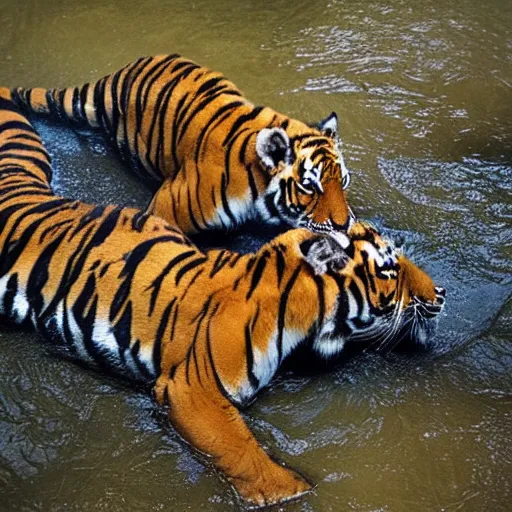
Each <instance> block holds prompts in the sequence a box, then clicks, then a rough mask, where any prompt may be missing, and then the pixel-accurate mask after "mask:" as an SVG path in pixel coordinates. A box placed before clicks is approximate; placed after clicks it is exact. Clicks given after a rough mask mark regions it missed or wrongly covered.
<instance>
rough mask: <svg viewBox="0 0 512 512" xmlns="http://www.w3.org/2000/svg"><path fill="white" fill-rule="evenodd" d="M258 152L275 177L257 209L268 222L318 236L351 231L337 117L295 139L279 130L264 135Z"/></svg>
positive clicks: (347, 180)
mask: <svg viewBox="0 0 512 512" xmlns="http://www.w3.org/2000/svg"><path fill="white" fill-rule="evenodd" d="M256 152H257V154H258V156H259V158H260V160H261V163H262V165H263V166H264V167H265V169H266V170H267V172H268V173H269V174H270V176H271V177H272V178H271V181H270V183H269V185H268V187H267V190H266V193H265V194H264V195H263V197H262V198H261V199H260V200H259V201H258V203H257V208H258V210H259V213H260V214H261V215H262V216H263V218H264V219H265V220H266V221H267V222H269V221H270V222H272V221H274V222H275V223H278V222H285V223H287V224H289V225H291V226H293V227H305V228H307V229H309V230H310V231H315V232H318V233H328V232H331V231H342V232H346V231H348V229H349V228H350V226H351V224H352V223H353V221H354V215H353V213H352V211H351V210H350V208H349V206H348V204H347V200H346V197H345V189H346V188H347V187H348V185H349V183H350V173H349V171H348V169H347V167H346V165H345V161H344V159H343V153H342V143H341V139H340V137H339V135H338V119H337V116H336V114H335V113H334V112H333V113H332V114H330V115H329V116H328V117H327V118H326V119H324V120H323V121H321V122H320V123H318V125H316V126H315V127H313V128H311V129H310V130H309V131H307V132H302V133H299V134H296V135H289V134H288V132H287V131H285V129H283V128H280V127H275V128H265V129H262V130H261V131H260V132H259V133H258V136H257V139H256Z"/></svg>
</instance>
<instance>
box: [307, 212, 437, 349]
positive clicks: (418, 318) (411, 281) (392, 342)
mask: <svg viewBox="0 0 512 512" xmlns="http://www.w3.org/2000/svg"><path fill="white" fill-rule="evenodd" d="M301 252H302V253H303V254H304V257H305V259H306V260H307V261H308V262H309V263H310V265H311V266H312V268H313V271H314V273H315V274H317V275H325V276H329V277H331V278H332V279H333V280H334V281H335V283H336V287H335V290H336V291H335V292H334V293H335V294H336V295H337V300H336V302H335V304H336V305H335V306H334V307H333V309H332V311H331V315H330V316H329V317H328V318H327V321H326V322H324V324H323V325H322V327H321V328H320V330H319V332H318V333H317V336H316V337H315V341H314V344H313V349H314V351H315V352H317V353H319V354H320V355H322V356H323V357H326V358H327V357H329V356H332V355H335V354H337V353H339V352H340V351H341V349H342V348H343V346H344V345H345V343H347V342H350V343H353V342H354V343H356V342H357V343H359V344H361V345H363V346H368V345H372V346H373V347H374V348H376V349H377V350H388V349H392V348H394V347H396V346H397V345H398V344H401V345H403V344H411V345H420V346H423V347H426V346H427V345H428V341H429V339H430V337H431V335H432V334H433V333H434V330H435V328H436V326H437V318H438V315H439V313H440V312H441V311H442V309H443V307H444V303H445V295H446V291H445V289H444V288H440V287H437V286H435V285H434V282H433V281H432V279H431V278H430V277H429V276H428V275H427V274H426V273H425V272H424V271H423V270H421V269H420V268H419V267H417V266H416V265H414V263H412V262H411V261H409V260H408V259H407V258H406V257H405V256H404V255H403V254H402V252H401V250H399V249H396V248H395V246H394V244H393V243H392V242H391V241H390V240H388V239H386V238H384V237H383V236H381V235H380V234H379V233H378V232H377V231H376V230H375V229H374V228H373V227H372V226H371V225H369V224H368V223H366V222H358V223H356V224H354V225H353V226H352V227H351V229H350V230H349V233H348V236H347V235H345V234H342V233H335V234H331V235H328V236H321V237H319V236H318V235H317V236H316V238H315V235H312V237H309V239H308V240H306V242H303V243H302V244H301Z"/></svg>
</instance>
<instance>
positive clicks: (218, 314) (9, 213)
mask: <svg viewBox="0 0 512 512" xmlns="http://www.w3.org/2000/svg"><path fill="white" fill-rule="evenodd" d="M0 161H1V165H0V317H5V318H8V319H10V320H12V321H14V322H17V323H19V324H23V325H29V324H32V325H33V327H34V328H35V329H36V330H37V331H38V332H39V333H40V334H41V335H42V336H43V337H44V338H46V339H47V340H48V341H49V342H53V343H56V344H60V345H61V346H62V347H64V349H65V350H66V353H67V354H68V355H72V356H74V357H76V358H78V359H80V360H82V361H84V362H86V363H89V364H91V365H93V366H95V367H98V368H100V369H101V370H103V371H105V372H108V373H122V374H124V375H126V376H128V377H130V378H132V379H134V380H142V381H146V382H148V383H153V384H154V391H155V396H156V399H157V401H158V403H159V404H162V405H165V404H167V405H168V406H169V409H168V411H169V412H168V415H169V419H170V422H171V423H172V425H173V426H174V428H175V429H176V430H177V431H178V432H179V434H180V435H181V436H182V437H183V439H184V440H186V441H187V442H188V443H189V444H190V445H191V446H192V447H194V448H195V449H196V450H198V451H200V452H202V453H204V454H206V455H208V456H209V457H211V461H212V462H213V464H214V465H215V466H216V467H217V469H218V470H220V471H221V472H223V473H224V475H225V476H226V477H227V479H228V480H229V482H230V483H231V484H232V485H233V487H234V488H235V489H236V491H237V492H238V494H239V495H240V496H241V497H242V499H243V500H245V501H246V502H248V503H249V504H251V505H253V506H263V505H268V504H274V503H281V502H284V501H287V500H290V499H293V498H297V497H299V496H301V495H303V494H304V493H306V492H308V491H309V490H311V488H312V486H311V483H310V482H309V481H308V480H307V479H306V478H304V477H303V476H301V475H299V473H297V472H295V471H293V470H292V469H289V468H287V467H285V466H283V465H282V464H280V463H278V462H276V461H275V460H274V459H273V458H271V457H270V456H269V455H268V454H267V452H266V451H265V450H264V449H263V448H262V447H261V445H260V444H259V443H258V442H257V440H256V438H255V437H254V436H253V435H252V433H251V432H250V430H249V429H248V427H247V425H246V424H245V422H244V420H243V418H242V416H241V415H240V413H239V411H238V407H241V406H244V405H246V404H248V403H249V402H250V401H251V400H252V399H253V397H255V396H256V394H257V393H258V392H259V391H260V390H261V389H262V388H264V387H265V386H266V385H267V384H268V383H269V382H270V381H271V379H272V378H273V377H274V375H275V373H276V372H277V371H278V369H279V367H280V366H281V364H282V362H283V361H284V360H285V359H286V358H287V357H288V356H290V355H291V354H293V353H294V351H296V350H297V349H298V348H300V347H301V345H302V344H303V343H304V342H305V340H306V339H308V340H310V339H314V340H316V341H315V342H314V344H313V345H312V348H311V350H313V351H314V352H316V353H319V354H321V355H322V356H323V357H325V358H329V357H332V356H333V355H335V354H337V353H338V352H339V351H341V350H342V349H343V346H344V344H345V343H347V342H365V341H370V342H371V343H372V344H374V346H376V347H379V346H391V345H392V344H393V343H394V342H395V341H396V340H397V339H398V338H400V337H403V338H404V339H405V338H407V339H408V340H409V342H410V343H422V344H425V343H427V340H426V339H425V337H424V332H427V331H429V330H430V329H433V326H434V324H435V321H436V317H437V316H438V314H439V312H440V311H441V310H442V308H443V304H444V300H445V299H444V295H445V293H444V290H443V289H441V288H436V287H435V286H434V283H433V282H432V280H431V278H430V277H429V276H428V275H427V274H425V273H424V272H423V271H422V270H420V269H419V268H418V267H416V266H415V265H414V264H413V263H411V262H410V261H408V260H407V259H406V258H405V257H404V256H403V255H401V254H399V253H398V252H397V251H396V250H395V248H394V247H393V244H392V243H391V242H390V241H388V240H386V239H385V238H383V237H381V236H380V235H379V234H378V232H377V231H375V230H374V229H373V228H372V227H371V226H369V225H367V224H365V223H358V224H355V225H354V226H353V227H352V228H351V229H350V230H349V233H348V235H343V234H337V235H336V236H335V237H334V236H330V235H322V234H316V233H312V232H311V231H309V230H307V229H305V228H297V229H293V230H290V231H288V232H286V233H284V234H282V235H280V236H278V237H276V238H275V239H274V240H273V241H271V242H270V243H268V244H266V245H264V246H263V247H262V248H261V249H260V250H259V251H257V252H255V253H253V254H247V255H242V254H237V253H234V252H230V251H227V250H212V251H209V252H202V251H201V250H199V249H198V248H197V247H196V246H194V245H193V244H192V243H191V242H190V240H189V239H188V238H187V237H186V236H185V235H184V234H183V233H182V232H181V231H180V230H179V229H178V228H177V227H175V226H172V225H170V224H169V223H167V222H165V221H164V220H163V219H161V218H159V217H156V216H151V215H147V214H145V213H142V212H141V211H138V210H135V209H131V208H120V207H116V206H113V205H110V206H106V207H100V206H94V205H88V204H85V203H82V202H80V201H76V200H72V199H67V198H63V197H58V196H56V195H55V194H54V193H53V191H52V189H51V185H50V182H51V175H52V168H51V164H50V159H49V156H48V153H47V152H46V150H45V149H44V147H43V146H42V144H41V139H40V137H39V135H38V134H37V132H36V131H35V130H34V128H33V127H32V126H31V125H30V123H29V122H28V120H27V119H26V118H25V117H24V116H23V115H22V114H21V112H20V111H19V110H18V108H17V107H16V105H15V104H14V103H13V102H12V101H11V96H10V93H9V91H8V90H7V89H0ZM418 326H423V327H421V328H418Z"/></svg>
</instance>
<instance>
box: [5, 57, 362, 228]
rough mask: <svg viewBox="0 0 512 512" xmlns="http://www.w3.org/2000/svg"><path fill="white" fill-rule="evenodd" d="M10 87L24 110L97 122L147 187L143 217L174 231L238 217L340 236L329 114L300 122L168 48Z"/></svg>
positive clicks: (343, 213)
mask: <svg viewBox="0 0 512 512" xmlns="http://www.w3.org/2000/svg"><path fill="white" fill-rule="evenodd" d="M12 94H13V98H14V100H15V101H16V102H17V103H18V105H20V106H22V107H23V108H24V109H25V111H26V112H29V113H37V114H42V115H46V116H50V117H51V118H53V119H54V120H58V121H67V122H69V123H71V124H74V125H75V126H83V127H87V128H95V129H100V130H101V131H102V133H103V134H104V135H105V136H106V138H107V139H108V140H109V141H110V142H111V143H112V144H113V146H114V147H115V148H116V150H118V152H119V153H120V154H121V156H122V157H124V159H125V160H127V161H128V162H130V163H131V164H133V170H134V171H135V172H136V173H138V174H139V176H140V177H142V179H143V180H144V181H145V182H146V183H147V184H150V185H153V186H156V187H158V189H157V191H156V193H155V194H154V196H153V198H152V200H151V202H150V204H149V207H148V209H147V212H148V213H150V214H154V215H158V216H160V217H162V218H163V219H165V220H167V221H168V222H170V223H171V224H172V225H176V226H178V227H179V228H180V229H181V230H182V231H183V232H184V233H186V234H194V233H200V232H202V231H205V230H219V229H220V230H232V229H233V228H236V227H238V226H240V225H242V224H243V223H244V222H246V221H250V220H255V221H256V222H263V223H264V224H270V225H283V224H284V225H287V226H291V227H306V228H307V229H311V230H315V231H317V232H318V231H319V232H328V231H333V230H334V231H336V230H341V231H344V232H346V231H347V229H348V227H349V225H350V223H351V222H352V221H353V220H354V218H355V216H354V214H353V213H352V210H351V209H350V208H349V206H348V205H347V200H346V197H345V192H344V190H345V189H346V188H347V187H348V185H349V182H350V173H349V171H348V169H347V167H346V165H345V161H344V158H343V153H342V143H341V138H340V136H339V134H338V117H337V115H336V113H335V112H332V113H331V114H330V115H329V116H327V117H326V118H325V119H323V120H322V121H320V122H319V123H317V124H316V125H312V126H309V125H307V124H305V123H303V122H301V121H298V120H296V119H293V118H290V117H288V116H286V115H283V114H281V113H279V112H277V111H275V110H273V109H272V108H270V107H262V106H255V105H253V104H252V103H250V102H249V101H248V100H247V99H246V98H244V97H243V96H242V93H241V92H240V91H239V90H238V88H237V87H236V86H235V85H234V84H233V83H232V82H230V81H229V80H228V79H226V78H225V77H224V76H223V75H222V74H220V73H218V72H214V71H210V70H209V69H207V68H205V67H203V66H200V65H198V64H196V63H194V62H192V61H190V60H187V59H185V58H182V57H180V56H179V55H176V54H174V55H159V56H155V57H143V58H139V59H138V60H136V61H135V62H132V63H130V64H128V65H126V66H125V67H123V68H122V69H120V70H119V71H117V72H115V73H112V74H110V75H107V76H105V77H103V78H101V79H100V80H98V81H97V82H95V83H87V84H85V85H82V86H80V87H74V88H73V87H72V88H66V89H41V88H31V89H23V88H15V89H13V90H12Z"/></svg>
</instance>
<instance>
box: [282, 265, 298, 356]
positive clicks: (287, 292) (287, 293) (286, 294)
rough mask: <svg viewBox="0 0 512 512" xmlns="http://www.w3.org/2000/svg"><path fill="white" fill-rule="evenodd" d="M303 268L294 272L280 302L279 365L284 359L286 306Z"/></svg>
mask: <svg viewBox="0 0 512 512" xmlns="http://www.w3.org/2000/svg"><path fill="white" fill-rule="evenodd" d="M300 270H301V267H300V266H298V267H297V268H296V269H295V271H294V272H293V274H292V276H291V277H290V279H289V280H288V282H287V283H286V287H285V289H284V291H283V294H282V295H281V299H280V301H279V313H278V317H277V342H276V343H277V354H278V365H280V364H281V361H282V359H283V333H284V328H285V316H286V306H287V303H288V297H289V296H290V293H291V291H292V288H293V285H294V284H295V281H296V280H297V277H298V276H299V273H300Z"/></svg>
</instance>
